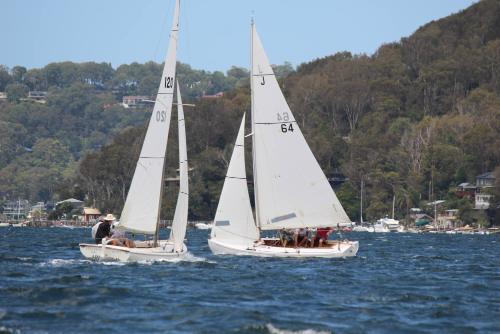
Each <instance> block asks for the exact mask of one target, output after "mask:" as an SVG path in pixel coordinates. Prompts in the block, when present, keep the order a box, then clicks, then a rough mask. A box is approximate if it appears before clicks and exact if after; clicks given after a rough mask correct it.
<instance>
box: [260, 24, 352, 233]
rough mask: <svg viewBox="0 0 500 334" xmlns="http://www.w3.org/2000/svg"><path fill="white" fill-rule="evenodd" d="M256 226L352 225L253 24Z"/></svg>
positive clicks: (263, 227) (264, 227) (276, 227)
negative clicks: (288, 101)
mask: <svg viewBox="0 0 500 334" xmlns="http://www.w3.org/2000/svg"><path fill="white" fill-rule="evenodd" d="M251 77H252V79H251V80H252V94H253V96H252V101H253V120H252V121H253V127H254V134H253V140H254V175H256V179H255V196H256V207H257V208H258V210H257V222H258V225H259V226H260V228H261V229H263V230H276V229H281V228H297V227H326V226H336V225H337V224H338V223H346V222H350V220H349V218H348V216H347V214H346V213H345V211H344V209H343V208H342V205H341V204H340V202H339V200H338V199H337V196H336V195H335V193H334V192H333V190H332V188H331V186H330V184H329V183H328V180H327V179H326V177H325V174H324V173H323V171H322V170H321V168H320V166H319V164H318V162H317V161H316V159H315V157H314V155H313V153H312V152H311V149H310V148H309V146H308V145H307V143H306V141H305V138H304V136H303V135H302V132H301V130H300V128H299V126H298V124H297V122H296V121H295V118H294V117H293V115H292V112H291V110H290V108H289V106H288V104H287V102H286V100H285V97H284V96H283V93H282V92H281V89H280V87H279V85H278V82H277V80H276V77H275V76H274V73H273V70H272V68H271V66H270V64H269V61H268V59H267V56H266V54H265V52H264V49H263V47H262V44H261V41H260V39H259V36H258V35H257V31H256V29H255V25H252V71H251Z"/></svg>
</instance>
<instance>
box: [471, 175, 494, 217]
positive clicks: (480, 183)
mask: <svg viewBox="0 0 500 334" xmlns="http://www.w3.org/2000/svg"><path fill="white" fill-rule="evenodd" d="M494 185H495V176H494V175H493V173H492V172H488V173H484V174H481V175H478V176H476V194H475V197H474V208H475V209H477V210H486V209H488V208H489V207H490V202H491V198H492V197H493V195H490V194H488V189H490V188H493V186H494Z"/></svg>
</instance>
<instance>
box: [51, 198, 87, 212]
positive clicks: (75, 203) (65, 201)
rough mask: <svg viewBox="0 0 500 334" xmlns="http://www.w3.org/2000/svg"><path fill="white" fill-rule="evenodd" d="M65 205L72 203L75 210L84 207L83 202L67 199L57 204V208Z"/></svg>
mask: <svg viewBox="0 0 500 334" xmlns="http://www.w3.org/2000/svg"><path fill="white" fill-rule="evenodd" d="M63 203H70V204H71V206H72V207H73V210H74V209H79V208H81V207H83V201H80V200H77V199H74V198H68V199H65V200H64V201H60V202H57V203H56V207H58V206H59V205H61V204H63Z"/></svg>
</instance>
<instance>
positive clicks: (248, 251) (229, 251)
mask: <svg viewBox="0 0 500 334" xmlns="http://www.w3.org/2000/svg"><path fill="white" fill-rule="evenodd" d="M265 240H277V239H265ZM208 246H209V247H210V250H211V251H212V253H214V254H216V255H222V254H225V255H248V256H260V257H322V258H344V257H353V256H356V254H357V252H358V249H359V242H358V241H340V244H339V243H338V242H337V244H335V245H334V246H333V247H313V248H306V247H278V246H268V245H265V244H264V243H257V244H255V245H254V246H251V247H248V246H246V245H236V244H232V243H225V242H221V241H219V240H217V239H209V240H208Z"/></svg>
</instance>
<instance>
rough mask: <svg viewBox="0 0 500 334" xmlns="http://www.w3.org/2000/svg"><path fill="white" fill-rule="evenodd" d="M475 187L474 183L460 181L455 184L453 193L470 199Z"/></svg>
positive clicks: (473, 194)
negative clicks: (455, 188) (455, 187)
mask: <svg viewBox="0 0 500 334" xmlns="http://www.w3.org/2000/svg"><path fill="white" fill-rule="evenodd" d="M476 189H477V187H476V186H475V185H474V184H471V183H468V182H464V183H460V184H459V185H458V186H457V190H456V192H455V194H456V195H457V197H459V198H468V199H470V200H472V199H473V198H474V196H475V195H476Z"/></svg>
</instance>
